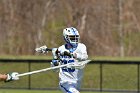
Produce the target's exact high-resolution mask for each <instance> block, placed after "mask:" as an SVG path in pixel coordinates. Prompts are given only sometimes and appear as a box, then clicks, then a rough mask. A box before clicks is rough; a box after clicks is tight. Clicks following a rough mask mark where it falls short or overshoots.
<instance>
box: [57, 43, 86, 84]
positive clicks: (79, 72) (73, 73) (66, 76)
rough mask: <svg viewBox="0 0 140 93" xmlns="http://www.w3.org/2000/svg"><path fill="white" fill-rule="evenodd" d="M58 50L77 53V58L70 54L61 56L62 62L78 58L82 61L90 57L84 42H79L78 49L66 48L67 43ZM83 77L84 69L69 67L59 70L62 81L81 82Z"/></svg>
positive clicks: (73, 60) (69, 61) (65, 62)
mask: <svg viewBox="0 0 140 93" xmlns="http://www.w3.org/2000/svg"><path fill="white" fill-rule="evenodd" d="M58 51H60V52H62V51H69V52H71V53H76V58H70V57H68V56H60V59H61V60H62V64H67V63H71V62H76V60H78V61H79V62H80V61H82V60H86V59H87V58H88V55H87V50H86V46H85V45H84V44H82V43H78V46H77V48H76V49H66V47H65V45H62V46H60V47H59V48H58ZM82 77H83V69H75V68H67V67H63V68H60V72H59V78H60V83H66V82H71V83H80V81H81V79H82Z"/></svg>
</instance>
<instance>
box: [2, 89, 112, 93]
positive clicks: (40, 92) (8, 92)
mask: <svg viewBox="0 0 140 93" xmlns="http://www.w3.org/2000/svg"><path fill="white" fill-rule="evenodd" d="M0 93H62V92H61V91H55V90H51V91H48V90H15V89H12V90H11V89H8V90H5V89H0ZM80 93H100V92H80ZM102 93H108V92H102ZM109 93H113V92H109Z"/></svg>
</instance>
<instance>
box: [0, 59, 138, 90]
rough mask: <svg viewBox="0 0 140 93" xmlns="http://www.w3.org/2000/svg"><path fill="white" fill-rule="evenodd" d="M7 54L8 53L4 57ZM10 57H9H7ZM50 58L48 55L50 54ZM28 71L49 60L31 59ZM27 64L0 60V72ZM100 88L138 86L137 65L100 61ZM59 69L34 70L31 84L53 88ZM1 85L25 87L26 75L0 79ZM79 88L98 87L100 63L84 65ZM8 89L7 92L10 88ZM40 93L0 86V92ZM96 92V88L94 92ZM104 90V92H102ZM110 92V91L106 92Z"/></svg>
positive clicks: (46, 64) (24, 66) (32, 85)
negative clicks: (56, 70) (10, 80)
mask: <svg viewBox="0 0 140 93" xmlns="http://www.w3.org/2000/svg"><path fill="white" fill-rule="evenodd" d="M3 58H8V57H3ZM9 58H10V57H9ZM12 58H13V59H20V58H21V59H29V58H31V59H46V58H45V57H44V56H43V57H37V56H36V57H23V56H22V57H19V58H17V57H12ZM49 58H50V57H49ZM95 59H97V60H102V59H105V60H109V59H111V60H117V59H118V60H120V59H121V58H114V59H113V58H110V57H108V58H103V57H98V58H95ZM122 60H140V59H138V58H122ZM30 65H31V69H30V70H31V71H34V70H39V69H43V68H46V67H50V64H49V63H31V64H30ZM28 67H29V64H28V63H26V62H25V63H24V62H19V63H14V62H12V63H10V62H8V63H4V62H0V73H8V72H13V71H17V72H19V73H24V72H28V71H29V69H28ZM102 76H103V80H102V88H103V89H114V90H115V89H118V90H137V80H138V79H137V65H133V64H131V65H112V64H106V65H103V74H102ZM58 82H59V79H58V73H56V72H53V71H48V72H44V73H38V74H33V75H31V77H30V88H56V87H58ZM0 87H4V88H7V87H10V88H28V87H29V76H24V77H21V78H20V80H19V81H16V82H9V83H4V82H1V83H0ZM82 88H91V89H93V88H94V89H99V88H100V65H99V64H89V65H87V66H86V68H85V69H84V78H83V82H82ZM9 91H10V92H9ZM25 92H26V93H40V91H33V90H32V91H29V90H0V93H25ZM41 93H62V92H60V91H54V92H53V91H45V90H44V91H41ZM81 93H96V92H81ZM97 93H99V92H97ZM103 93H104V92H103ZM109 93H111V92H109Z"/></svg>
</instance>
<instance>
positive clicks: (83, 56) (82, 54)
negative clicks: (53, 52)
mask: <svg viewBox="0 0 140 93" xmlns="http://www.w3.org/2000/svg"><path fill="white" fill-rule="evenodd" d="M73 55H74V57H75V59H77V60H79V61H84V60H87V58H88V55H87V48H86V46H85V45H84V44H81V46H80V50H79V51H78V52H76V53H73Z"/></svg>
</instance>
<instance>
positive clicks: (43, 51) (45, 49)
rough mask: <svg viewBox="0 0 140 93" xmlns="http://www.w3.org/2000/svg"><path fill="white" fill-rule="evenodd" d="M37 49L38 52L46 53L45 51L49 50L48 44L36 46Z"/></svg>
mask: <svg viewBox="0 0 140 93" xmlns="http://www.w3.org/2000/svg"><path fill="white" fill-rule="evenodd" d="M35 51H36V52H38V53H45V52H48V51H47V46H46V45H44V46H41V47H39V48H36V49H35Z"/></svg>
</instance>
